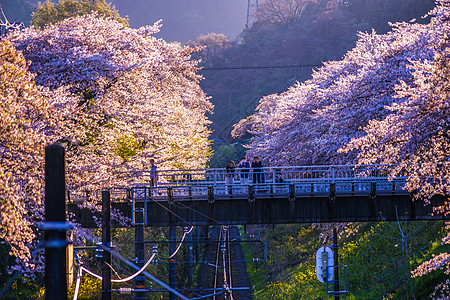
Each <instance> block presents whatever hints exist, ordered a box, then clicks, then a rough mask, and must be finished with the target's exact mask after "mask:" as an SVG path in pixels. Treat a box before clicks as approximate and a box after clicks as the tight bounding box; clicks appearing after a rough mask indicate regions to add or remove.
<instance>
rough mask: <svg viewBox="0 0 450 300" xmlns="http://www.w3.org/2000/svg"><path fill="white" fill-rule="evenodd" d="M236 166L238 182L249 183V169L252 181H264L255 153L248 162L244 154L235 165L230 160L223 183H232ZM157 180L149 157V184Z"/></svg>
mask: <svg viewBox="0 0 450 300" xmlns="http://www.w3.org/2000/svg"><path fill="white" fill-rule="evenodd" d="M236 168H238V169H239V171H240V174H239V175H240V179H241V180H240V183H241V184H244V185H245V184H249V180H250V170H252V171H253V183H254V184H258V183H264V181H265V180H264V173H263V165H262V163H261V161H260V160H259V157H258V156H257V155H255V156H254V157H253V161H252V162H251V163H250V162H249V161H248V160H247V157H246V156H243V157H242V158H241V161H240V162H239V164H238V165H237V166H236V164H235V163H234V161H230V162H229V163H228V165H227V166H226V168H225V170H226V171H225V184H233V183H234V177H235V174H234V173H235V169H236ZM157 182H158V174H157V166H156V164H155V160H154V159H150V185H151V186H152V187H157Z"/></svg>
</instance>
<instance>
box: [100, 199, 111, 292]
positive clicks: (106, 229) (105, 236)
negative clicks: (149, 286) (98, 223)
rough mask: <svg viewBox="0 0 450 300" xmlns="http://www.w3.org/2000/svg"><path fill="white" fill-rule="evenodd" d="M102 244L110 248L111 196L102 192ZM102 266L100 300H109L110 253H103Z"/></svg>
mask: <svg viewBox="0 0 450 300" xmlns="http://www.w3.org/2000/svg"><path fill="white" fill-rule="evenodd" d="M102 243H103V245H104V246H106V247H111V195H110V193H109V191H103V192H102ZM102 257H103V265H102V278H103V279H102V300H111V299H112V291H111V288H112V287H111V263H112V260H111V253H110V252H108V251H103V253H102Z"/></svg>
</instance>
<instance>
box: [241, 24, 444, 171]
mask: <svg viewBox="0 0 450 300" xmlns="http://www.w3.org/2000/svg"><path fill="white" fill-rule="evenodd" d="M447 27H448V24H447V23H446V22H444V21H442V20H440V19H438V18H435V21H434V22H433V23H430V24H427V25H422V24H416V23H396V24H393V28H392V31H390V32H388V33H387V34H383V35H379V34H376V33H375V32H371V33H360V34H359V40H358V41H357V43H356V46H355V48H354V49H352V50H351V51H349V52H348V53H347V54H346V55H345V56H344V57H343V59H342V60H340V61H330V62H325V63H324V66H323V67H321V68H319V69H317V70H316V71H315V72H314V73H313V75H312V79H310V80H307V81H305V82H303V83H297V84H296V85H294V86H292V87H291V88H289V89H288V90H287V91H286V92H284V93H282V94H274V95H268V96H266V97H264V98H262V99H261V100H260V104H259V106H258V107H257V111H256V113H255V114H253V115H251V116H249V117H248V118H246V119H244V120H241V121H240V122H239V123H238V124H236V125H235V127H234V130H233V135H234V136H239V135H242V134H245V133H246V132H249V133H251V134H252V135H253V138H252V140H251V142H250V144H249V147H250V151H249V155H253V154H258V155H259V156H262V157H263V158H264V160H265V161H266V163H268V164H340V163H355V162H357V156H356V155H357V151H356V150H353V151H348V152H340V153H338V152H337V150H338V149H340V148H341V147H343V146H344V145H346V144H347V143H348V142H350V140H351V139H352V138H358V137H361V136H363V135H365V132H364V131H363V127H364V126H366V125H367V124H368V122H369V120H382V119H384V118H385V117H386V116H387V115H388V114H390V113H391V111H390V110H389V109H387V108H386V106H389V105H391V104H392V103H394V102H402V101H404V99H402V98H398V97H395V95H396V91H395V89H394V88H395V86H396V85H398V84H400V82H401V81H403V82H405V83H406V84H411V83H412V82H413V75H412V71H411V69H410V68H409V67H408V66H409V64H410V60H411V59H415V60H423V59H430V58H432V57H433V48H434V45H435V44H436V43H438V40H439V39H440V37H441V36H442V32H444V31H445V30H447V29H448V28H447Z"/></svg>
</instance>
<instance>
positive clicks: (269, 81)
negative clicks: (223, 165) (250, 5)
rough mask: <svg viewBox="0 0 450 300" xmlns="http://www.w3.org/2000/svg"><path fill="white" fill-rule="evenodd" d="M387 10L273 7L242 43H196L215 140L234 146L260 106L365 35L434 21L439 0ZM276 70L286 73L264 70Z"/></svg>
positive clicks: (356, 2)
mask: <svg viewBox="0 0 450 300" xmlns="http://www.w3.org/2000/svg"><path fill="white" fill-rule="evenodd" d="M276 3H283V5H278V6H277V5H275V4H276ZM381 3H382V5H379V4H380V1H360V0H352V1H328V0H317V1H304V0H301V1H300V0H298V1H266V2H262V4H260V10H259V13H258V14H257V16H256V20H255V22H254V23H253V24H252V26H250V27H249V28H247V29H245V30H244V31H243V32H242V33H241V35H240V37H239V39H238V40H237V41H231V40H226V41H224V38H225V37H223V36H220V34H210V35H208V38H205V37H204V36H203V37H199V38H198V39H197V40H196V41H190V42H189V43H188V44H189V45H202V46H206V47H207V48H206V49H205V50H204V51H203V52H201V53H200V54H199V55H198V57H199V58H201V59H202V60H203V61H202V66H204V68H205V70H203V71H202V72H201V73H202V74H203V76H204V77H205V80H203V81H202V83H201V85H202V87H203V89H204V90H205V92H206V93H207V94H208V95H210V96H211V97H212V98H211V101H212V102H213V104H214V105H215V110H214V114H213V115H212V116H211V120H212V121H213V124H212V129H213V130H214V132H213V134H212V137H213V138H216V139H221V140H223V141H225V142H227V143H232V142H233V140H232V138H231V135H230V132H231V130H232V126H233V124H235V123H237V122H238V121H239V120H241V119H243V118H245V117H247V116H249V115H251V114H253V112H254V110H255V108H256V106H257V104H258V101H259V99H261V98H262V97H263V96H266V95H270V94H274V93H280V92H283V91H285V90H286V89H287V88H288V87H290V86H292V85H294V84H295V83H296V82H303V81H305V80H307V79H309V78H311V74H312V72H313V70H315V69H318V68H320V67H321V66H323V62H326V61H332V60H338V59H341V58H342V57H343V56H344V55H345V53H346V52H347V51H349V50H350V49H352V48H353V47H354V46H355V43H356V41H357V39H358V35H357V32H358V31H362V32H366V31H367V32H369V33H370V32H371V31H372V29H374V30H375V31H376V32H378V33H386V32H387V31H388V30H390V26H389V24H388V22H396V21H409V20H411V19H417V22H419V23H423V22H427V20H428V19H421V16H423V15H425V14H426V13H427V12H428V11H429V10H430V9H431V8H432V7H433V5H434V1H432V0H427V1H421V0H413V1H402V0H389V1H381ZM278 15H279V16H282V17H279V18H277V17H275V16H278ZM211 49H214V50H213V51H211ZM273 66H276V67H279V68H260V67H273ZM224 67H225V68H230V67H231V68H236V69H231V70H229V69H228V70H222V69H221V68H224ZM242 67H245V68H244V69H242ZM210 69H212V70H210Z"/></svg>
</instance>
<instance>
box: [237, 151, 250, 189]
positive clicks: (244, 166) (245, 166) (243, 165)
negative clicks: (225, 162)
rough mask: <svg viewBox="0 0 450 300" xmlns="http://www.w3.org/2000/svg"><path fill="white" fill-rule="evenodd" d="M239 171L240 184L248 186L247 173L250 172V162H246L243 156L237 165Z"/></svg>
mask: <svg viewBox="0 0 450 300" xmlns="http://www.w3.org/2000/svg"><path fill="white" fill-rule="evenodd" d="M238 167H239V169H240V171H241V184H245V185H248V175H249V174H248V173H249V172H250V162H249V161H248V160H247V157H246V156H244V157H242V158H241V161H240V162H239V165H238Z"/></svg>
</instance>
